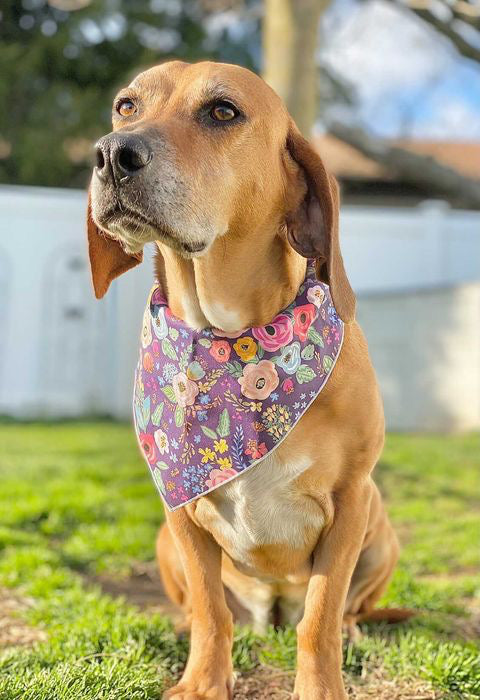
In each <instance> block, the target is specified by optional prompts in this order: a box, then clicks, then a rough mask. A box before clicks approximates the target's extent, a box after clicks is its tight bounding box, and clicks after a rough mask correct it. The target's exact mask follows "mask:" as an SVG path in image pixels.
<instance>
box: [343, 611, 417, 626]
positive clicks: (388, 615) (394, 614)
mask: <svg viewBox="0 0 480 700" xmlns="http://www.w3.org/2000/svg"><path fill="white" fill-rule="evenodd" d="M418 614H419V611H418V610H412V609H410V608H376V609H375V610H369V611H368V612H364V613H359V614H358V615H355V621H356V622H357V623H362V622H386V623H387V624H389V625H393V624H395V623H396V622H404V621H405V620H410V618H412V617H415V616H416V615H418Z"/></svg>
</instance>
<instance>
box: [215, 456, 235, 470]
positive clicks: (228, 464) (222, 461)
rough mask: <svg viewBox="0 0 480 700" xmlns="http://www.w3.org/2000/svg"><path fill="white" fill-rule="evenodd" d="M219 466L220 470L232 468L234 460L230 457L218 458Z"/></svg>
mask: <svg viewBox="0 0 480 700" xmlns="http://www.w3.org/2000/svg"><path fill="white" fill-rule="evenodd" d="M217 464H218V465H219V466H220V469H231V468H232V460H231V459H230V457H217Z"/></svg>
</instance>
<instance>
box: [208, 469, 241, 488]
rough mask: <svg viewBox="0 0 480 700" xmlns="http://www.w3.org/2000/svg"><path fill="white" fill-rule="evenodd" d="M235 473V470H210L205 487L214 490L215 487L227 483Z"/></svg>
mask: <svg viewBox="0 0 480 700" xmlns="http://www.w3.org/2000/svg"><path fill="white" fill-rule="evenodd" d="M236 475H237V472H236V471H235V469H212V471H211V472H210V474H209V477H210V478H209V479H206V480H205V485H206V486H207V487H208V488H209V489H213V488H215V486H220V484H223V483H224V482H225V481H229V480H230V479H231V478H232V477H234V476H236Z"/></svg>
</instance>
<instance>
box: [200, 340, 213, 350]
mask: <svg viewBox="0 0 480 700" xmlns="http://www.w3.org/2000/svg"><path fill="white" fill-rule="evenodd" d="M198 344H199V345H203V347H204V348H209V347H210V346H211V345H212V341H211V340H209V339H208V338H200V340H199V341H198Z"/></svg>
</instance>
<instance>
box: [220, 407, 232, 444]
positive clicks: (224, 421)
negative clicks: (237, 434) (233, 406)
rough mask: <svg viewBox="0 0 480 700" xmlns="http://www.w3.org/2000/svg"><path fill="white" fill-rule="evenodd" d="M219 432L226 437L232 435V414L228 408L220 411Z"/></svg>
mask: <svg viewBox="0 0 480 700" xmlns="http://www.w3.org/2000/svg"><path fill="white" fill-rule="evenodd" d="M217 433H218V434H219V436H220V437H222V438H225V437H227V436H228V435H230V416H229V415H228V410H227V409H226V408H224V409H223V411H222V412H221V413H220V418H219V420H218V426H217Z"/></svg>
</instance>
